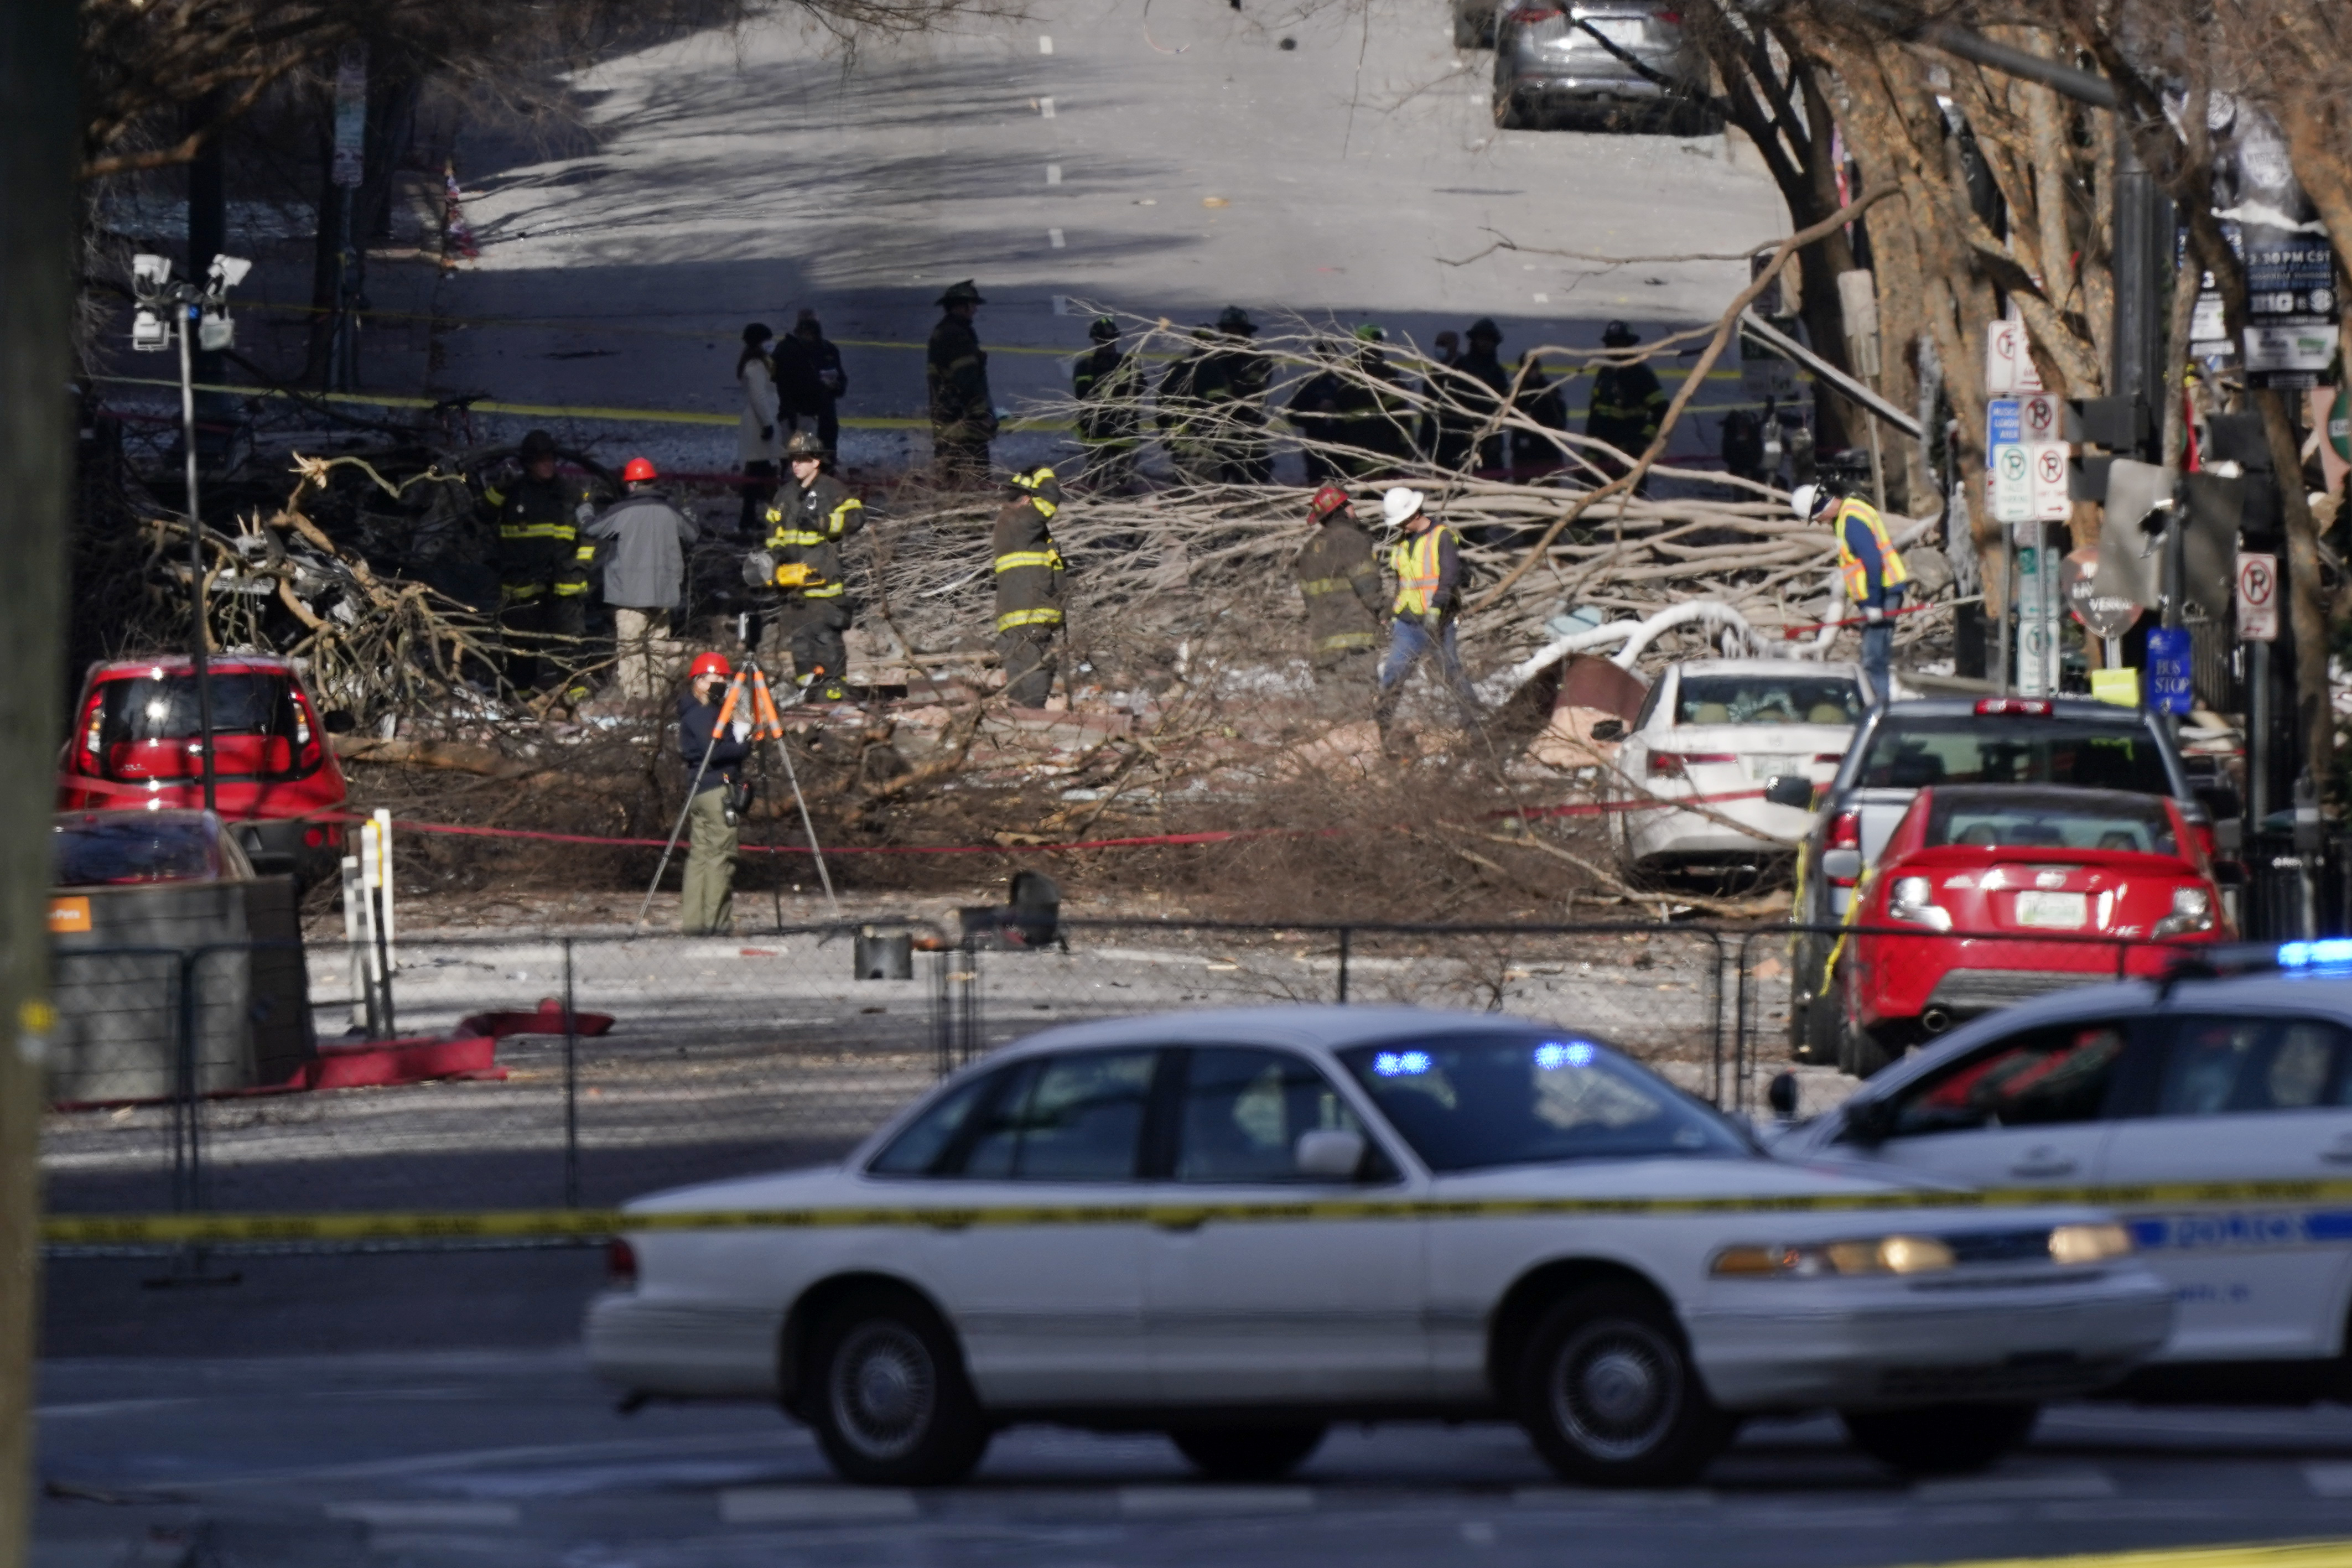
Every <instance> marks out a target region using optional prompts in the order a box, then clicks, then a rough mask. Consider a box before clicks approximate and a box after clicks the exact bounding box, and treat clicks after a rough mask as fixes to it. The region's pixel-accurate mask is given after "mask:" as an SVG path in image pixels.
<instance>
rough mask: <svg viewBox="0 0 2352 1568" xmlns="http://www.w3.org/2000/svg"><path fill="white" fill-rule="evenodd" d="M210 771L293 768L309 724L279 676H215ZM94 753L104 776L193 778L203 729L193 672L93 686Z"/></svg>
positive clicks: (244, 773)
mask: <svg viewBox="0 0 2352 1568" xmlns="http://www.w3.org/2000/svg"><path fill="white" fill-rule="evenodd" d="M212 688H213V753H214V754H213V771H214V773H215V774H216V775H223V776H227V777H247V778H250V777H253V776H256V775H261V776H269V775H283V774H286V773H291V772H293V771H294V766H295V760H296V758H297V756H298V755H299V751H300V748H301V747H302V746H303V744H304V743H306V742H308V741H309V740H310V734H309V726H308V725H306V724H304V723H303V722H302V716H301V714H300V713H299V711H298V710H297V709H296V708H295V705H294V696H293V685H292V683H291V682H290V681H289V680H288V679H286V678H285V677H284V676H282V675H257V674H255V675H235V674H230V675H215V676H214V677H213V678H212ZM97 719H98V724H97V734H96V736H95V737H94V738H95V740H96V742H97V747H96V752H97V756H98V758H99V759H100V766H101V768H102V769H103V771H104V773H105V774H106V776H107V777H109V778H113V779H121V780H125V781H128V782H143V781H145V780H149V779H184V778H197V777H201V776H202V775H203V773H204V759H203V755H202V753H201V751H200V750H199V749H198V748H197V747H194V746H191V745H190V744H189V742H191V741H194V739H195V738H196V737H198V736H200V735H202V734H203V733H204V722H203V719H202V716H201V713H200V711H199V710H198V707H197V702H196V682H195V678H194V676H188V675H163V676H139V677H136V678H135V679H130V680H110V681H107V682H105V683H103V684H102V685H100V688H99V712H98V715H97Z"/></svg>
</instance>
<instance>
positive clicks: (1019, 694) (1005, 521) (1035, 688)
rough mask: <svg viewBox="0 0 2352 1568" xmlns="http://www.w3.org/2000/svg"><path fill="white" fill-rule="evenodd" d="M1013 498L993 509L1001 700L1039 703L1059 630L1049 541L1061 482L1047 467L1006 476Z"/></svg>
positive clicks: (1057, 584)
mask: <svg viewBox="0 0 2352 1568" xmlns="http://www.w3.org/2000/svg"><path fill="white" fill-rule="evenodd" d="M1008 482H1009V483H1010V484H1011V486H1012V488H1013V500H1010V501H1008V502H1007V503H1006V504H1005V506H1004V509H1003V510H1002V511H999V512H998V513H997V514H996V533H995V537H994V539H993V541H992V543H993V546H994V550H995V553H996V653H997V658H999V659H1000V660H1001V661H1002V662H1003V665H1004V696H1005V700H1007V701H1009V702H1011V703H1012V704H1013V706H1014V707H1016V708H1043V707H1044V706H1045V699H1046V697H1047V696H1048V695H1049V694H1050V693H1051V692H1052V691H1053V689H1054V669H1055V659H1054V637H1055V633H1057V632H1059V631H1060V630H1061V629H1062V619H1063V617H1062V571H1063V566H1062V552H1061V551H1060V550H1059V549H1058V548H1057V547H1056V546H1055V543H1054V531H1053V527H1052V523H1053V519H1054V514H1055V512H1056V511H1058V510H1061V506H1062V486H1061V481H1060V480H1058V479H1055V477H1054V470H1053V469H1051V468H1033V469H1031V470H1030V471H1028V472H1027V473H1020V474H1015V475H1013V478H1012V479H1011V480H1009V481H1008Z"/></svg>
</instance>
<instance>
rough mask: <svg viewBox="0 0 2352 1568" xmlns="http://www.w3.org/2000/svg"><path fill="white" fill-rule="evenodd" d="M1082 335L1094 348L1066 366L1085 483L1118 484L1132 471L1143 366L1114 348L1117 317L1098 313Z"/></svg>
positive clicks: (1099, 486) (1108, 486) (1109, 486)
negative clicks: (1084, 456) (1083, 455)
mask: <svg viewBox="0 0 2352 1568" xmlns="http://www.w3.org/2000/svg"><path fill="white" fill-rule="evenodd" d="M1087 339H1088V340H1089V341H1090V342H1093V344H1094V345H1095V346H1094V349H1093V351H1092V352H1091V353H1086V354H1082V355H1080V356H1079V359H1078V362H1077V363H1076V365H1075V366H1074V367H1072V369H1071V372H1070V394H1071V395H1072V396H1074V397H1075V398H1076V399H1077V402H1078V445H1079V446H1081V447H1085V448H1086V453H1087V484H1088V485H1090V486H1091V487H1093V488H1094V489H1097V490H1111V489H1120V488H1121V487H1123V486H1125V485H1126V484H1127V482H1128V481H1129V479H1132V478H1133V477H1134V475H1135V448H1136V445H1137V442H1138V440H1139V437H1138V435H1137V429H1138V419H1137V408H1138V406H1139V405H1140V404H1141V402H1142V400H1143V369H1142V366H1141V365H1140V364H1139V363H1137V362H1136V361H1135V360H1134V359H1133V358H1132V357H1130V356H1129V354H1127V353H1124V352H1123V351H1122V350H1121V349H1120V348H1119V346H1118V318H1117V317H1115V316H1097V317H1096V318H1095V319H1094V324H1093V325H1091V326H1089V327H1088V328H1087Z"/></svg>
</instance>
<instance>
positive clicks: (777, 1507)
mask: <svg viewBox="0 0 2352 1568" xmlns="http://www.w3.org/2000/svg"><path fill="white" fill-rule="evenodd" d="M919 1511H920V1510H918V1509H917V1508H916V1506H915V1494H914V1493H913V1492H910V1491H907V1490H904V1489H891V1488H887V1487H846V1486H833V1487H826V1486H815V1487H730V1488H728V1489H726V1490H725V1491H722V1492H720V1493H719V1522H720V1523H722V1524H803V1523H820V1522H824V1521H857V1522H859V1523H871V1522H875V1521H885V1520H902V1519H914V1518H916V1517H917V1516H918V1514H919Z"/></svg>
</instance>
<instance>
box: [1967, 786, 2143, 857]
mask: <svg viewBox="0 0 2352 1568" xmlns="http://www.w3.org/2000/svg"><path fill="white" fill-rule="evenodd" d="M1927 843H1928V844H1929V845H1939V844H1969V845H1979V846H1998V847H2002V848H2052V849H2121V850H2133V851H2137V853H2139V854H2142V855H2178V854H2179V853H2180V844H2179V839H2178V838H2177V837H2175V836H2174V834H2173V831H2172V815H2171V813H2169V812H2168V811H2167V810H2165V808H2164V802H2162V801H2161V800H2158V799H2157V798H2155V797H2154V796H2152V795H2124V794H2121V793H2119V792H2116V791H2112V790H2099V791H2090V790H2016V791H2009V790H2002V791H2000V792H1997V793H1996V792H1991V791H1986V792H1983V793H1977V792H1971V791H1961V790H1955V791H1950V792H1946V791H1941V790H1939V791H1937V793H1936V795H1935V796H1934V798H1933V800H1932V802H1931V804H1930V805H1929V807H1928V811H1927Z"/></svg>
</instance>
